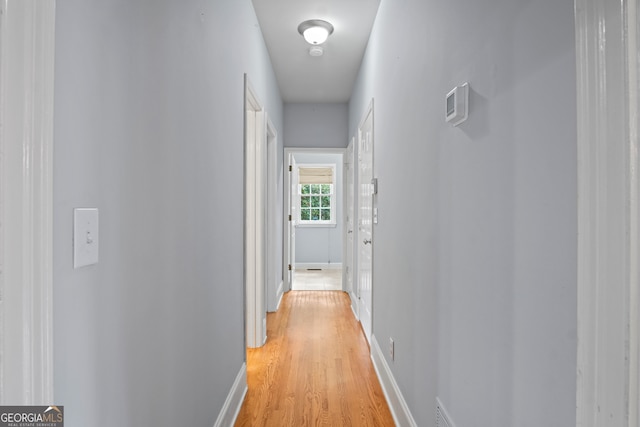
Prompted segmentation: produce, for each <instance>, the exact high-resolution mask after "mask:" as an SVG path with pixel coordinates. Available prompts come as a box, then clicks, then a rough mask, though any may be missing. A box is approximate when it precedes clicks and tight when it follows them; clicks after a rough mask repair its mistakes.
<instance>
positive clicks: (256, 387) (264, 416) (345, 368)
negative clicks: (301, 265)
mask: <svg viewBox="0 0 640 427" xmlns="http://www.w3.org/2000/svg"><path fill="white" fill-rule="evenodd" d="M267 336H268V339H267V343H266V344H265V345H264V346H263V347H261V348H257V349H248V350H247V382H248V387H249V390H248V392H247V395H246V397H245V400H244V403H243V405H242V408H241V410H240V413H239V414H238V418H237V420H236V424H235V425H236V426H274V427H275V426H277V427H285V426H295V427H303V426H354V427H360V426H383V427H387V426H393V425H394V423H393V417H392V416H391V412H390V411H389V407H388V405H387V403H386V400H385V398H384V394H383V392H382V389H381V387H380V383H379V382H378V378H377V377H376V374H375V370H374V368H373V364H372V362H371V358H370V356H369V347H368V345H367V342H366V339H365V338H364V335H363V334H362V330H361V328H360V325H359V323H358V322H357V321H356V320H355V318H354V316H353V313H352V311H351V307H350V303H349V297H348V295H347V294H346V293H344V292H341V291H291V292H288V293H286V294H285V295H284V297H283V299H282V303H281V305H280V309H279V310H278V312H277V313H269V314H268V315H267Z"/></svg>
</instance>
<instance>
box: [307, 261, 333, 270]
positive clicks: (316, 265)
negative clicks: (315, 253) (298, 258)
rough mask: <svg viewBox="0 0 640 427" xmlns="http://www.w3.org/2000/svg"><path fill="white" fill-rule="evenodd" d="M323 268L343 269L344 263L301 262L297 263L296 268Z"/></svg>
mask: <svg viewBox="0 0 640 427" xmlns="http://www.w3.org/2000/svg"><path fill="white" fill-rule="evenodd" d="M318 268H319V269H321V270H334V269H336V270H337V269H342V263H341V262H336V263H330V264H329V263H326V262H324V263H323V262H299V263H296V270H307V269H318Z"/></svg>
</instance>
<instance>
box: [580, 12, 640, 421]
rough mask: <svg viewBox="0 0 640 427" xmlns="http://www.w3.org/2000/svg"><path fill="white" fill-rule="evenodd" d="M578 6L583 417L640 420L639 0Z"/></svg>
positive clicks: (600, 419) (581, 379) (582, 418)
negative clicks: (639, 409)
mask: <svg viewBox="0 0 640 427" xmlns="http://www.w3.org/2000/svg"><path fill="white" fill-rule="evenodd" d="M575 13H576V15H575V24H576V25H575V26H576V73H577V76H576V77H577V119H578V147H577V149H578V163H577V165H578V230H577V231H578V238H577V241H578V287H577V308H578V319H577V321H578V347H577V380H576V381H577V384H576V403H577V404H576V408H577V409H576V425H578V426H580V427H602V426H613V425H615V426H625V427H639V426H640V417H639V414H638V405H639V403H638V402H639V399H640V395H639V388H640V377H639V375H640V374H639V372H640V358H639V353H640V351H639V350H640V349H639V345H640V336H639V329H638V328H639V323H640V316H639V309H638V304H639V297H640V275H639V267H640V266H639V262H640V261H639V259H640V258H639V257H640V250H639V249H640V230H639V229H640V226H639V225H640V215H639V212H640V206H639V201H640V185H639V184H640V182H639V179H640V175H639V171H638V167H639V163H638V162H639V160H640V158H639V156H638V151H639V149H640V144H639V142H638V127H639V126H638V113H639V108H638V82H637V79H638V70H637V64H638V59H639V58H638V52H637V49H638V45H637V43H638V36H639V34H640V30H639V28H638V24H639V22H638V6H637V0H628V1H622V2H608V1H606V0H575ZM604 29H606V31H604Z"/></svg>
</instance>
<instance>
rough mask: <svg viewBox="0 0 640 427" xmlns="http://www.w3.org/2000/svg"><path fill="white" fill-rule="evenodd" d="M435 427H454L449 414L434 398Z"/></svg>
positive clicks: (437, 399)
mask: <svg viewBox="0 0 640 427" xmlns="http://www.w3.org/2000/svg"><path fill="white" fill-rule="evenodd" d="M436 427H456V426H455V424H453V421H451V418H450V417H449V414H448V413H447V411H446V410H445V409H444V406H443V405H442V402H440V399H439V398H437V397H436Z"/></svg>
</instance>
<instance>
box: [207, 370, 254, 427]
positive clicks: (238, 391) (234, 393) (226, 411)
mask: <svg viewBox="0 0 640 427" xmlns="http://www.w3.org/2000/svg"><path fill="white" fill-rule="evenodd" d="M247 390H248V387H247V364H246V363H243V364H242V366H241V367H240V371H239V372H238V375H236V379H235V381H234V382H233V385H232V386H231V390H229V394H228V395H227V398H226V400H225V401H224V404H223V405H222V409H221V410H220V413H219V414H218V418H217V419H216V423H215V424H214V425H213V427H227V426H232V425H234V424H235V421H236V418H238V414H239V413H240V409H242V403H243V402H244V397H245V395H246V394H247Z"/></svg>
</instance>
